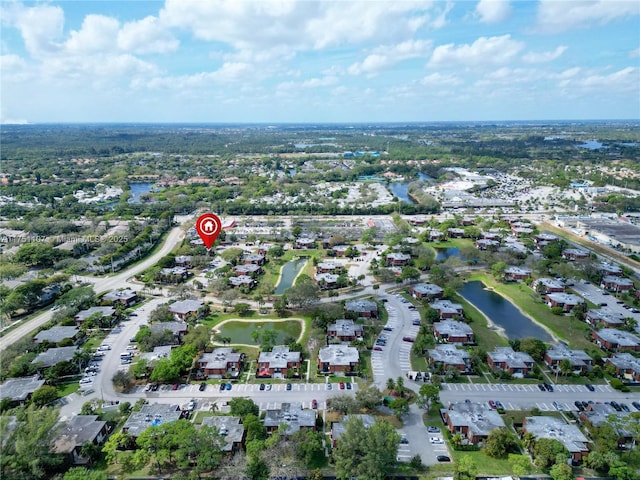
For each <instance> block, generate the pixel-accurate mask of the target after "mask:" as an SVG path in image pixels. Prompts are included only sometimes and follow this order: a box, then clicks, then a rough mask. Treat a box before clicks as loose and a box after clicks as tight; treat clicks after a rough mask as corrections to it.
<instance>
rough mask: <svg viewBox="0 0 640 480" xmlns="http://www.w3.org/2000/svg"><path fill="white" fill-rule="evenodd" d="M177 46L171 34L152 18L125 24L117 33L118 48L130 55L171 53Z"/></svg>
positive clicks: (176, 41)
mask: <svg viewBox="0 0 640 480" xmlns="http://www.w3.org/2000/svg"><path fill="white" fill-rule="evenodd" d="M179 44H180V42H178V40H177V39H176V38H175V37H174V36H173V35H172V34H171V32H170V31H169V30H168V29H167V28H166V27H164V26H162V25H160V22H159V21H158V19H157V18H156V17H152V16H149V17H145V18H143V19H142V20H139V21H137V22H129V23H126V24H125V25H123V27H122V29H121V30H120V31H119V32H118V47H119V48H120V49H121V50H124V51H127V52H130V53H136V54H145V53H167V52H173V51H175V50H177V48H178V45H179Z"/></svg>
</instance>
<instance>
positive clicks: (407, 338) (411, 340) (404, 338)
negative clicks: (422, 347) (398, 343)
mask: <svg viewBox="0 0 640 480" xmlns="http://www.w3.org/2000/svg"><path fill="white" fill-rule="evenodd" d="M402 340H404V341H405V342H413V341H415V338H411V337H402Z"/></svg>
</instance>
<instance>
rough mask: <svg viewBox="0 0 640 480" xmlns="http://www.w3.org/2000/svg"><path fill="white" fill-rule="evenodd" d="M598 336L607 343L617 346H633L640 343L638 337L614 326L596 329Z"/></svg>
mask: <svg viewBox="0 0 640 480" xmlns="http://www.w3.org/2000/svg"><path fill="white" fill-rule="evenodd" d="M597 334H598V337H600V338H601V339H603V340H606V341H607V342H609V343H614V344H617V345H618V346H619V347H635V346H637V345H640V338H638V337H637V336H635V335H634V334H633V333H631V332H625V331H624V330H618V329H616V328H603V329H601V330H598V331H597Z"/></svg>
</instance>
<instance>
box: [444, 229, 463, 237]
mask: <svg viewBox="0 0 640 480" xmlns="http://www.w3.org/2000/svg"><path fill="white" fill-rule="evenodd" d="M447 236H448V237H449V238H462V237H464V229H462V228H448V229H447Z"/></svg>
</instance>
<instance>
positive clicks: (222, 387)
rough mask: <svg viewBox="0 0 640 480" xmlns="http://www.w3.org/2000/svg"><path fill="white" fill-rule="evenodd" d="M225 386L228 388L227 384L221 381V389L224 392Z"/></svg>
mask: <svg viewBox="0 0 640 480" xmlns="http://www.w3.org/2000/svg"><path fill="white" fill-rule="evenodd" d="M225 388H226V384H224V383H221V384H220V391H221V392H222V391H223V390H224V389H225Z"/></svg>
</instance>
